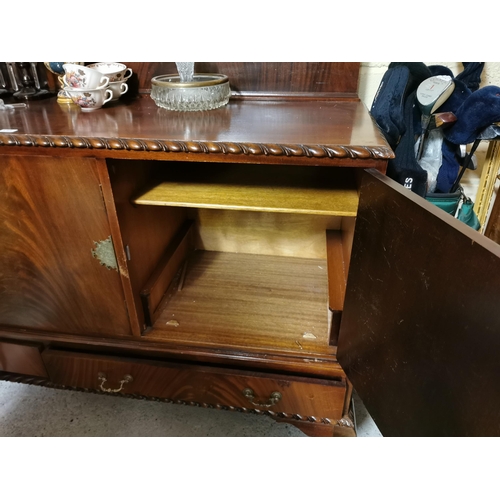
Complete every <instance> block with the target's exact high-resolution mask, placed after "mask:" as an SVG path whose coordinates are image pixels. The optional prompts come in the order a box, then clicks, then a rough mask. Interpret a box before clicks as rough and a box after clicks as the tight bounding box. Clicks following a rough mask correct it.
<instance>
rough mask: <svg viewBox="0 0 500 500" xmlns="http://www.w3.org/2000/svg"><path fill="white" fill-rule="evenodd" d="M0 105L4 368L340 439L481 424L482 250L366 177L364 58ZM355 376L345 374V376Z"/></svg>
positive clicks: (398, 189)
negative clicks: (170, 87) (196, 91)
mask: <svg viewBox="0 0 500 500" xmlns="http://www.w3.org/2000/svg"><path fill="white" fill-rule="evenodd" d="M127 65H129V66H130V67H132V68H133V69H134V76H133V77H132V79H131V80H129V82H130V85H129V87H130V88H131V89H132V91H131V92H130V94H127V95H126V96H124V97H123V98H122V99H120V100H119V101H117V102H115V103H108V104H107V105H105V107H103V108H102V109H100V110H97V111H94V112H91V113H84V112H82V111H81V110H80V109H79V108H78V107H76V106H74V105H62V104H58V103H57V102H56V100H55V97H53V98H49V99H45V100H41V101H32V102H28V105H27V107H26V108H25V109H16V110H12V111H2V112H0V226H1V230H0V379H2V380H8V381H15V382H23V383H31V384H39V385H43V386H47V387H59V388H67V389H75V390H85V391H95V392H99V393H103V394H110V393H111V394H116V395H123V396H127V397H139V398H150V399H154V400H158V401H166V402H174V403H182V404H189V405H196V406H203V407H210V408H220V409H226V410H233V411H242V412H253V413H258V414H263V415H268V416H270V417H273V418H275V419H277V420H280V421H284V422H289V423H292V424H294V425H296V426H298V427H299V428H301V429H302V430H303V431H304V432H305V433H307V434H309V435H318V436H333V435H335V436H346V435H355V418H354V412H353V411H352V405H351V394H352V387H353V386H354V387H355V388H356V391H357V393H358V394H359V395H360V397H361V398H362V400H363V402H364V403H365V405H366V406H367V408H368V410H369V411H370V414H371V415H372V417H373V418H374V420H375V422H376V424H377V425H378V427H379V428H380V430H381V432H382V434H383V435H384V436H390V435H398V436H401V435H409V436H418V435H424V436H429V435H500V423H499V421H498V414H499V413H500V393H499V391H498V387H499V386H500V364H499V363H498V358H499V356H500V336H499V335H498V332H499V331H500V316H499V315H498V313H497V303H498V299H499V291H500V246H499V245H498V244H496V243H495V242H493V241H491V240H489V239H488V238H486V237H484V236H483V235H481V234H479V233H478V232H476V231H473V230H472V229H471V228H469V227H467V226H466V225H465V224H463V223H461V222H460V221H457V220H456V219H454V218H453V217H452V216H450V215H449V214H447V213H445V212H444V211H442V210H440V209H438V208H437V207H434V206H433V205H431V204H430V203H428V202H427V201H426V200H424V199H423V198H420V197H418V196H417V195H415V194H414V193H412V192H411V191H409V190H407V189H405V188H404V187H403V186H400V185H399V184H397V183H395V182H393V181H392V180H391V179H389V178H387V177H386V176H385V175H383V173H384V172H385V169H386V165H387V162H388V160H389V159H390V158H392V157H393V152H392V151H391V150H390V148H389V147H388V146H387V143H386V142H385V140H384V138H383V137H382V135H381V133H380V132H379V130H378V128H377V127H376V126H375V125H374V122H373V121H372V120H371V118H370V116H369V113H368V111H367V109H366V108H365V107H364V106H363V104H362V103H361V102H360V100H359V98H358V96H357V93H356V92H357V80H358V72H359V63H277V64H272V63H200V67H199V68H197V71H209V72H215V73H223V74H227V75H228V77H229V80H230V83H231V86H232V90H233V95H232V97H231V99H230V101H229V103H228V105H227V106H225V107H223V108H219V109H216V110H212V111H208V112H196V113H176V112H171V111H167V110H164V109H160V108H158V107H157V106H156V105H155V103H154V102H153V101H152V100H151V98H150V96H149V95H148V86H149V83H148V82H149V81H150V79H151V77H153V76H157V75H160V74H166V73H172V72H174V71H175V69H174V68H175V66H174V64H173V63H127ZM351 384H353V385H351Z"/></svg>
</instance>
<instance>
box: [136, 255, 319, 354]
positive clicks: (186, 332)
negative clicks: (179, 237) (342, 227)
mask: <svg viewBox="0 0 500 500" xmlns="http://www.w3.org/2000/svg"><path fill="white" fill-rule="evenodd" d="M158 309H159V312H158V313H157V314H155V318H156V319H155V322H154V324H153V327H152V328H151V329H150V330H149V331H148V332H146V336H148V337H159V338H161V339H162V340H168V341H172V342H179V343H181V344H184V345H186V344H192V343H196V344H203V345H211V346H213V345H219V346H224V347H225V348H227V347H251V348H262V349H273V350H274V349H276V350H286V351H295V352H301V353H303V354H305V353H309V352H310V353H321V354H323V353H326V352H328V350H329V345H328V342H329V340H328V339H329V331H328V323H329V322H328V278H327V263H326V260H324V259H305V258H298V257H281V256H269V255H249V254H238V253H226V252H214V251H205V250H196V251H194V252H191V253H190V254H189V257H188V259H187V261H186V264H185V265H184V266H181V267H180V269H179V272H178V273H177V275H176V278H174V280H173V281H172V283H171V285H170V287H169V289H168V291H167V293H166V295H165V297H164V300H163V302H162V303H161V304H160V305H159V306H158Z"/></svg>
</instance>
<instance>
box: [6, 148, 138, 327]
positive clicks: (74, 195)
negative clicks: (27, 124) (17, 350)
mask: <svg viewBox="0 0 500 500" xmlns="http://www.w3.org/2000/svg"><path fill="white" fill-rule="evenodd" d="M113 258H114V252H113V246H112V240H111V235H110V227H109V223H108V218H107V213H106V209H105V206H104V202H103V198H102V194H101V189H100V185H99V177H98V173H97V164H96V160H95V159H92V158H60V157H55V158H51V157H44V156H5V155H2V156H0V328H1V327H4V328H5V327H18V328H26V329H33V330H37V331H50V332H61V333H72V334H90V335H92V334H98V335H102V334H110V335H129V334H130V322H129V318H128V313H127V308H126V305H125V299H124V292H123V286H122V282H121V279H120V275H119V271H118V268H117V266H116V265H115V264H114V262H113Z"/></svg>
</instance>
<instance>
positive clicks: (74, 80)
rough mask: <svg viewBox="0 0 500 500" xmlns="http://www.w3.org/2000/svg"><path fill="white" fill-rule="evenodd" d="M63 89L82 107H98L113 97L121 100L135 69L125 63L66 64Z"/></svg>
mask: <svg viewBox="0 0 500 500" xmlns="http://www.w3.org/2000/svg"><path fill="white" fill-rule="evenodd" d="M63 69H64V75H62V77H61V80H62V82H61V83H62V85H63V89H62V90H63V91H64V92H65V93H66V94H67V95H68V96H69V97H71V100H72V101H73V102H74V103H75V104H77V105H78V106H80V108H81V110H82V111H95V110H96V109H100V108H102V106H103V105H104V104H106V103H107V102H109V101H117V100H118V99H119V98H120V97H121V96H122V95H123V94H125V92H127V90H128V85H127V80H128V79H129V78H130V77H131V76H132V74H133V71H132V69H131V68H127V66H126V65H125V64H122V63H116V62H100V63H94V64H89V65H88V66H83V65H81V64H72V63H66V64H63Z"/></svg>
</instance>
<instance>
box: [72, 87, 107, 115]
mask: <svg viewBox="0 0 500 500" xmlns="http://www.w3.org/2000/svg"><path fill="white" fill-rule="evenodd" d="M64 91H65V92H66V93H67V94H68V95H69V96H70V97H71V100H72V101H73V102H74V103H75V104H78V106H80V108H82V111H95V110H96V109H99V108H102V106H103V105H104V104H106V103H107V102H108V101H111V98H112V97H113V92H111V90H109V89H108V88H105V89H75V88H73V87H64Z"/></svg>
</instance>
